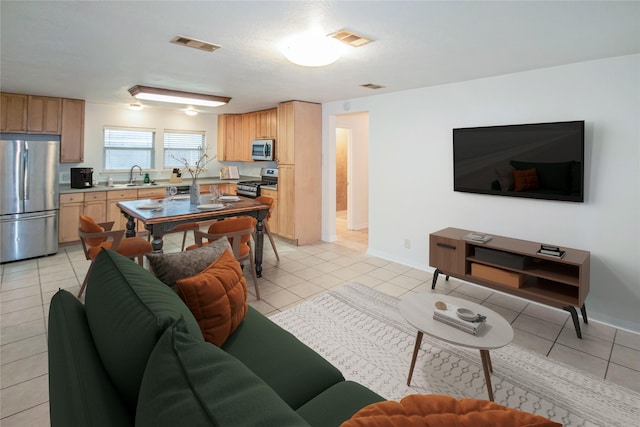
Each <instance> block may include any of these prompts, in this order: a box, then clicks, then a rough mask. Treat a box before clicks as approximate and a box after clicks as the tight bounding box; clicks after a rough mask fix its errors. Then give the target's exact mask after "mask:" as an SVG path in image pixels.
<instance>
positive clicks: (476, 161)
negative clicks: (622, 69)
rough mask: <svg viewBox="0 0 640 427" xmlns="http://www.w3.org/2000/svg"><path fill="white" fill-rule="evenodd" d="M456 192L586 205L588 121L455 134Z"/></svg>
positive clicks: (516, 126)
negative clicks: (585, 129)
mask: <svg viewBox="0 0 640 427" xmlns="http://www.w3.org/2000/svg"><path fill="white" fill-rule="evenodd" d="M453 189H454V191H462V192H468V193H480V194H492V195H498V196H512V197H528V198H534V199H548V200H565V201H571V202H583V201H584V121H571V122H556V123H535V124H522V125H508V126H487V127H473V128H460V129H453Z"/></svg>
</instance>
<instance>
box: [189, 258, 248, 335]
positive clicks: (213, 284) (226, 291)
mask: <svg viewBox="0 0 640 427" xmlns="http://www.w3.org/2000/svg"><path fill="white" fill-rule="evenodd" d="M177 284H178V293H179V294H180V297H181V298H182V300H183V301H184V302H185V303H186V304H187V306H188V307H189V309H190V310H191V312H192V313H193V316H194V317H195V318H196V320H197V321H198V324H199V325H200V330H201V331H202V335H203V336H204V339H205V340H207V341H209V342H210V343H213V344H215V345H217V346H218V347H220V346H221V345H222V344H224V342H225V341H226V340H227V337H229V335H230V334H231V333H233V331H235V330H236V328H237V327H238V325H239V324H240V322H242V319H244V316H245V315H246V314H247V281H246V279H245V278H244V276H243V275H242V268H240V264H238V261H236V259H235V258H234V257H233V255H232V254H231V252H230V251H229V250H226V251H224V253H223V254H222V255H220V257H219V258H218V259H217V260H215V261H214V262H213V263H212V264H211V265H210V266H209V267H207V268H206V269H205V270H204V271H203V272H202V273H199V274H197V275H195V276H192V277H187V278H185V279H180V280H178V282H177Z"/></svg>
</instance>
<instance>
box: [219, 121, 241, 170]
mask: <svg viewBox="0 0 640 427" xmlns="http://www.w3.org/2000/svg"><path fill="white" fill-rule="evenodd" d="M241 139H242V117H241V115H240V114H221V115H219V116H218V147H217V148H218V160H220V161H227V162H231V161H240V160H241V157H242V156H241V154H240V153H239V151H238V150H239V147H240V144H241V142H240V141H241Z"/></svg>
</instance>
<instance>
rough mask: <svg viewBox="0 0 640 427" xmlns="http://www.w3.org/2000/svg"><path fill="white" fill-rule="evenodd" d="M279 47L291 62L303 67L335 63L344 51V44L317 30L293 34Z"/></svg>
mask: <svg viewBox="0 0 640 427" xmlns="http://www.w3.org/2000/svg"><path fill="white" fill-rule="evenodd" d="M279 49H280V52H282V54H283V55H284V56H285V58H287V59H288V60H289V61H290V62H292V63H294V64H296V65H301V66H303V67H324V66H326V65H329V64H333V63H334V62H336V61H337V60H338V58H340V57H341V56H342V54H343V53H344V45H343V44H341V43H340V42H339V41H338V40H336V39H334V38H332V37H328V36H327V35H325V34H322V33H321V32H319V31H317V30H311V31H309V32H306V33H302V34H297V35H295V36H292V37H290V38H288V39H286V40H284V41H283V42H282V43H280V45H279Z"/></svg>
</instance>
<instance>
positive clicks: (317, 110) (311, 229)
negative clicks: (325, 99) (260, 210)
mask: <svg viewBox="0 0 640 427" xmlns="http://www.w3.org/2000/svg"><path fill="white" fill-rule="evenodd" d="M321 121H322V109H321V106H320V104H313V103H309V102H302V101H289V102H284V103H281V104H279V105H278V142H277V144H276V153H277V160H278V162H279V163H278V205H279V208H278V224H277V228H278V234H279V235H280V236H283V237H286V238H288V239H290V240H292V241H294V243H297V244H299V245H306V244H310V243H314V242H316V241H318V240H320V237H321V231H322V186H321V184H322V182H321V181H322V169H321V167H322V164H321V161H322V159H321V158H322V128H321V126H322V125H321Z"/></svg>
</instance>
